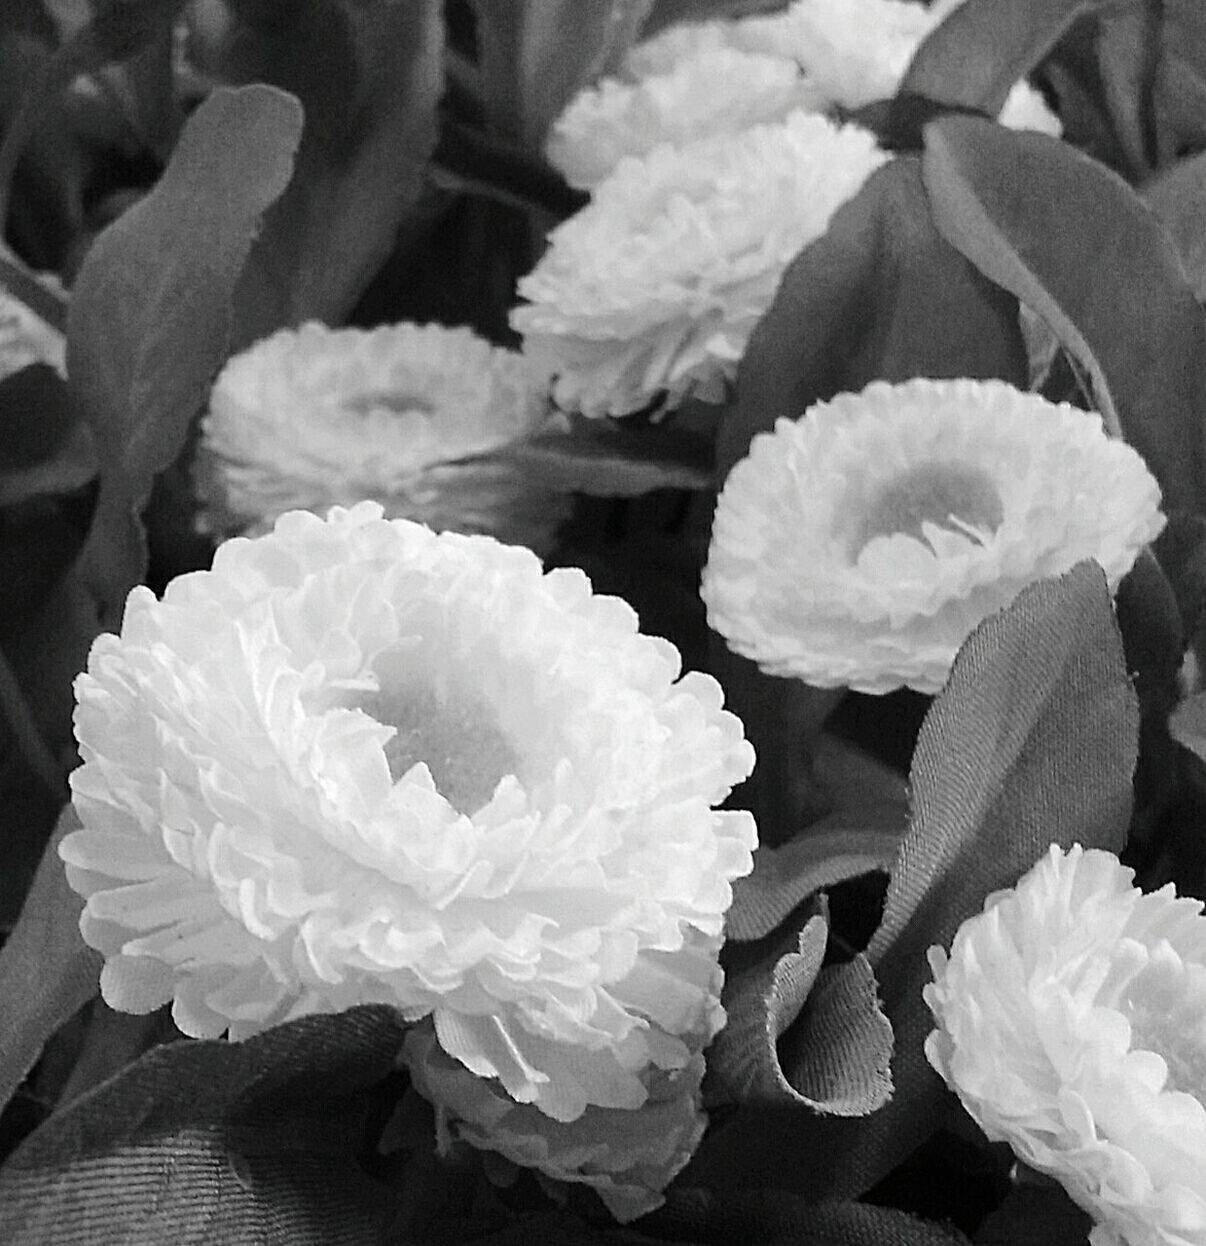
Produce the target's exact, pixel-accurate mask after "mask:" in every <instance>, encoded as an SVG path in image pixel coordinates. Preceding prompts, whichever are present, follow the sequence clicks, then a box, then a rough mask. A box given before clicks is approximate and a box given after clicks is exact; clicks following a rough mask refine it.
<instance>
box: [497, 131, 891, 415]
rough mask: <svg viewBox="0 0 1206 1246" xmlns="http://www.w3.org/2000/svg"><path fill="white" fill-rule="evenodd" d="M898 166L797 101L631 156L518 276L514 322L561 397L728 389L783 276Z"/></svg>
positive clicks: (590, 404)
mask: <svg viewBox="0 0 1206 1246" xmlns="http://www.w3.org/2000/svg"><path fill="white" fill-rule="evenodd" d="M886 159H887V157H886V155H885V154H884V153H883V152H882V151H880V150H879V148H878V147H877V146H876V144H875V139H874V137H873V136H872V135H871V134H870V133H868V132H867V131H865V130H862V129H859V128H857V127H855V126H837V125H834V124H833V123H832V122H830V121H828V120H827V119H826V118H824V117H822V116H818V115H816V114H812V113H807V112H803V111H799V110H797V111H796V112H793V113H791V114H790V115H789V116H788V117H787V118H786V119H785V120H783V121H781V122H778V123H775V124H771V125H760V126H754V127H753V128H751V129H749V130H745V131H743V132H742V133H740V134H722V135H717V136H715V137H712V138H707V139H700V140H699V141H697V142H694V143H689V144H687V145H686V146H685V147H681V148H673V147H670V146H662V147H658V148H655V149H654V150H653V151H651V152H650V153H649V154H648V155H647V156H646V157H645V158H644V159H640V160H637V159H625V160H622V161H621V162H620V164H619V166H618V167H617V169H616V170H615V172H614V173H612V175H611V176H610V177H609V178H607V180H606V181H604V182H603V183H602V184H601V185H600V186H599V187H598V189H597V190H596V192H595V196H594V198H593V200H592V201H591V203H590V204H588V205H587V206H586V207H585V208H583V209H582V211H580V212H579V213H577V214H576V215H575V216H572V217H571V218H570V219H569V220H567V221H565V222H564V223H563V224H561V225H559V226H558V227H557V229H555V230H554V231H553V233H552V234H551V235H550V246H549V249H548V251H547V252H546V254H545V256H544V258H543V259H542V260H541V261H540V263H539V264H538V265H537V266H536V268H535V270H534V271H533V272H531V273H530V274H529V275H528V276H526V277H524V278H523V279H522V280H521V281H520V283H519V292H520V294H521V295H522V296H523V297H524V298H526V299H527V300H529V301H528V304H527V305H526V306H521V307H518V308H516V310H515V311H514V312H512V324H513V325H514V326H515V328H516V329H517V330H518V331H519V332H521V333H522V334H523V335H524V351H525V353H526V354H527V355H528V356H529V357H530V358H531V360H532V361H533V364H534V366H536V367H537V368H538V369H539V370H540V371H541V372H543V373H545V374H546V375H549V376H552V377H553V378H554V383H553V396H554V399H555V401H556V402H557V403H558V404H559V405H561V406H562V407H564V408H567V409H574V410H578V411H581V412H583V413H584V414H585V415H588V416H602V415H626V414H631V413H632V412H634V411H638V410H640V409H641V408H643V407H647V406H648V405H649V404H650V403H651V402H653V401H654V400H656V399H662V400H664V401H665V402H667V403H669V404H674V403H676V402H678V401H679V400H680V399H682V398H683V397H684V396H685V395H687V394H688V393H692V392H694V393H695V394H697V396H699V397H701V398H705V399H716V398H719V397H720V396H721V395H722V394H723V390H724V382H725V380H726V379H727V378H731V377H732V376H733V374H734V373H735V371H736V367H737V363H738V361H739V360H740V358H741V356H742V354H743V353H744V351H745V347H746V343H747V342H748V340H749V336H750V334H751V332H752V331H753V329H754V326H755V325H756V324H757V322H758V320H759V319H760V317H761V316H762V315H763V313H764V312H765V311H766V309H767V308H768V307H769V306H770V304H771V302H772V300H773V298H774V294H775V290H776V288H777V286H778V284H779V279H780V278H781V277H782V275H783V271H784V269H785V268H786V267H787V265H788V264H789V263H790V261H791V260H792V259H794V258H795V256H796V255H797V254H798V252H799V251H800V250H801V249H802V248H803V247H804V246H805V245H806V244H808V243H809V242H812V241H813V240H814V239H816V238H817V237H819V236H820V235H821V234H822V233H824V231H825V229H826V228H827V226H828V224H829V219H830V217H831V216H832V215H833V213H834V212H835V211H836V210H837V209H838V208H839V207H840V206H841V205H842V204H843V203H844V202H845V201H846V200H847V199H849V198H850V197H851V196H852V195H854V194H855V193H856V192H857V191H858V189H859V187H860V186H861V185H862V184H863V182H864V181H865V180H866V178H867V176H868V174H870V173H871V172H872V171H873V170H874V169H875V168H877V167H878V166H879V165H880V164H882V163H883V162H884V160H886Z"/></svg>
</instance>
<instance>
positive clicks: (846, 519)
mask: <svg viewBox="0 0 1206 1246" xmlns="http://www.w3.org/2000/svg"><path fill="white" fill-rule="evenodd" d="M1159 504H1160V493H1159V487H1158V485H1157V484H1156V482H1155V480H1154V478H1153V477H1152V475H1151V473H1150V472H1148V470H1147V468H1146V466H1145V465H1144V463H1143V461H1142V459H1141V458H1140V457H1139V455H1138V454H1136V453H1135V451H1134V450H1132V449H1131V448H1130V447H1129V446H1127V445H1126V444H1124V443H1123V442H1121V441H1117V440H1113V439H1111V438H1109V437H1107V436H1106V434H1105V432H1104V431H1103V429H1102V425H1101V420H1100V417H1099V416H1097V415H1095V414H1092V413H1087V412H1084V411H1080V410H1078V409H1076V408H1074V407H1071V406H1068V405H1067V404H1055V403H1050V402H1047V401H1046V400H1045V399H1043V398H1041V397H1039V396H1038V395H1035V394H1023V393H1020V392H1019V391H1017V390H1015V389H1013V388H1012V387H1011V386H1009V385H1006V384H1005V383H1004V382H1001V381H972V380H956V381H933V380H926V379H923V378H917V379H914V380H911V381H906V382H904V383H903V384H898V385H889V384H886V383H884V382H874V383H873V384H871V385H869V386H868V387H867V388H866V389H865V390H863V391H862V393H860V394H839V395H838V396H837V397H836V398H834V399H833V400H832V401H830V402H823V403H818V404H817V405H815V406H813V407H811V408H810V409H809V410H808V411H807V412H806V413H805V414H804V416H803V417H801V418H800V419H799V420H787V419H780V420H779V421H778V422H777V424H776V425H775V429H774V432H773V433H761V434H759V435H758V436H757V437H755V438H754V440H753V442H752V444H751V446H750V453H749V456H748V457H747V458H745V459H743V460H742V461H741V462H740V463H738V464H737V466H736V467H735V468H734V469H733V471H732V472H731V473H730V475H729V478H728V480H727V482H726V484H725V487H724V490H723V492H722V493H721V496H720V500H719V502H718V504H717V508H716V515H715V519H714V522H713V529H712V544H711V549H710V551H709V555H708V563H707V567H706V568H705V571H704V576H703V588H702V594H703V598H704V601H705V603H706V604H707V609H708V622H709V623H710V625H711V626H712V627H713V628H715V630H716V631H718V632H720V633H721V635H723V636H724V637H725V639H726V641H727V642H728V643H729V645H730V647H732V648H733V649H735V650H736V651H737V652H738V653H740V654H743V655H744V656H746V657H749V658H752V659H754V660H755V661H756V662H757V663H758V664H759V665H760V666H761V667H762V669H763V670H765V671H767V672H768V673H771V674H775V675H787V676H794V677H796V678H799V679H802V680H804V681H806V682H807V683H811V684H814V685H817V686H820V687H840V686H846V687H850V688H854V689H856V690H859V691H862V692H871V693H882V692H889V691H891V690H892V689H894V688H898V687H900V686H902V685H904V686H908V687H911V688H916V689H918V690H919V691H922V692H936V691H937V690H938V689H939V688H940V687H941V686H942V684H943V683H944V682H945V680H946V677H947V674H948V673H949V671H950V667H951V664H952V662H953V661H954V658H955V654H956V652H957V651H958V649H959V646H960V645H961V644H962V643H963V641H964V640H965V639H966V638H967V636H968V634H969V633H970V632H971V630H972V629H973V628H974V627H975V626H976V625H977V624H978V623H979V622H980V621H981V620H983V619H984V618H986V617H987V616H988V615H989V614H992V613H994V612H995V611H997V610H999V609H1002V608H1003V607H1004V606H1006V605H1008V604H1009V602H1010V601H1012V600H1013V598H1014V597H1015V596H1016V595H1017V594H1018V593H1019V592H1020V591H1021V590H1022V589H1023V588H1024V587H1025V586H1026V585H1027V584H1029V583H1032V582H1033V581H1035V580H1039V579H1043V578H1046V577H1049V576H1055V575H1059V574H1062V573H1063V572H1064V571H1067V570H1069V569H1070V568H1071V567H1072V566H1074V565H1075V564H1076V563H1077V562H1079V561H1081V560H1083V559H1086V558H1094V559H1096V560H1097V561H1098V562H1099V563H1100V564H1101V565H1102V567H1103V568H1104V569H1105V571H1106V575H1107V577H1108V579H1109V583H1110V586H1111V588H1115V587H1116V586H1117V584H1118V582H1119V581H1120V580H1121V578H1122V577H1123V576H1124V575H1125V574H1126V572H1127V571H1128V570H1129V569H1130V567H1131V565H1132V564H1133V563H1134V560H1135V558H1136V557H1137V556H1138V553H1139V551H1140V550H1141V549H1142V548H1143V547H1144V546H1145V545H1146V544H1147V543H1148V542H1150V541H1151V540H1153V539H1154V538H1155V537H1156V536H1157V535H1159V533H1160V531H1161V529H1162V528H1163V526H1164V522H1165V521H1164V516H1163V515H1162V514H1161V513H1160V510H1159Z"/></svg>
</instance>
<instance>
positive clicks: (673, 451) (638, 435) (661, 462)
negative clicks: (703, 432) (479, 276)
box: [507, 420, 714, 497]
mask: <svg viewBox="0 0 1206 1246" xmlns="http://www.w3.org/2000/svg"><path fill="white" fill-rule="evenodd" d="M598 422H599V421H597V420H591V421H582V422H581V423H578V424H575V426H574V427H573V430H572V431H571V432H566V433H545V434H543V435H541V436H539V437H533V438H532V439H531V440H529V441H524V442H520V443H519V444H518V445H516V446H514V447H512V448H511V449H509V450H508V451H507V457H508V458H510V459H512V460H513V461H515V462H516V463H518V464H519V466H520V467H521V468H522V469H523V470H524V471H525V472H528V473H529V474H530V475H531V476H532V478H533V480H534V481H535V482H536V483H537V484H539V485H542V486H544V487H546V488H551V489H555V490H557V491H559V492H564V493H586V494H589V495H590V496H592V497H638V496H639V495H640V494H642V493H650V492H652V491H653V490H654V489H693V490H702V489H710V488H712V486H713V483H714V481H713V469H712V443H711V441H709V440H707V439H706V438H704V437H702V436H699V435H698V434H694V433H691V432H683V431H680V430H678V429H674V428H660V427H659V428H621V429H615V430H611V429H606V428H604V429H600V428H584V427H583V426H582V425H583V424H587V423H590V424H598Z"/></svg>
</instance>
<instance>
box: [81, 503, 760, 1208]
mask: <svg viewBox="0 0 1206 1246" xmlns="http://www.w3.org/2000/svg"><path fill="white" fill-rule="evenodd" d="M76 696H77V700H78V706H77V710H76V716H75V727H76V737H77V739H78V741H79V746H80V755H81V757H82V759H83V765H82V766H81V767H80V768H79V769H77V770H76V771H75V772H74V774H73V775H72V779H71V785H72V790H73V799H74V803H75V808H76V810H77V812H78V814H79V817H80V820H81V821H82V823H83V826H84V829H83V830H81V831H78V832H76V833H74V834H72V835H69V836H68V837H67V838H66V839H65V840H64V842H63V845H62V848H61V853H62V856H63V858H64V860H65V861H66V862H67V863H68V879H69V881H70V882H71V884H72V886H73V887H75V888H76V890H78V891H79V892H80V893H81V894H82V895H84V896H85V897H86V898H87V903H86V905H85V908H84V912H83V915H82V917H81V922H80V926H81V930H82V932H83V935H84V938H85V940H86V941H87V942H88V943H89V944H90V945H91V946H93V947H95V948H97V949H99V950H100V951H101V952H103V953H104V955H105V965H104V969H103V971H102V975H101V989H102V993H103V995H104V997H105V999H106V1000H107V1001H108V1002H109V1004H110V1005H111V1006H112V1007H114V1008H117V1009H121V1010H123V1011H129V1012H146V1011H149V1010H151V1009H154V1008H157V1007H159V1006H160V1005H161V1004H163V1003H165V1002H167V1001H173V1016H174V1017H175V1019H176V1022H177V1024H178V1025H179V1026H180V1028H181V1029H182V1030H184V1031H185V1032H186V1033H188V1034H191V1035H196V1036H207V1037H212V1036H216V1035H220V1034H222V1033H224V1032H227V1031H229V1033H230V1035H231V1036H232V1037H234V1038H240V1037H243V1036H246V1035H249V1034H253V1033H256V1032H257V1031H259V1030H262V1029H264V1028H265V1027H267V1026H270V1025H274V1024H277V1023H279V1022H282V1021H285V1020H288V1019H290V1018H293V1017H297V1016H301V1015H304V1014H307V1013H316V1012H334V1011H338V1010H340V1009H343V1008H347V1007H350V1006H352V1005H355V1004H360V1003H385V1004H390V1005H392V1006H394V1007H397V1008H398V1009H400V1010H401V1011H402V1013H403V1014H404V1015H405V1016H406V1017H407V1018H408V1019H410V1020H414V1021H419V1020H420V1019H424V1018H426V1019H428V1020H429V1024H430V1027H431V1033H433V1034H434V1036H435V1040H436V1041H437V1042H438V1044H439V1047H440V1049H441V1050H442V1051H443V1052H444V1053H446V1055H447V1056H448V1057H450V1059H451V1060H452V1061H453V1062H455V1063H456V1065H457V1067H459V1068H461V1069H463V1070H467V1071H468V1072H469V1073H471V1074H472V1075H473V1076H474V1077H475V1078H478V1079H483V1082H487V1081H488V1083H489V1086H488V1091H487V1090H485V1089H483V1090H482V1091H481V1092H480V1093H482V1094H487V1096H488V1097H489V1098H491V1100H492V1101H493V1102H495V1103H496V1104H502V1105H503V1107H504V1108H506V1109H507V1110H508V1111H509V1110H511V1109H516V1115H515V1116H514V1117H508V1118H507V1121H506V1122H505V1130H506V1132H508V1133H513V1132H515V1131H517V1130H519V1131H522V1132H524V1133H525V1135H527V1134H531V1133H532V1132H536V1133H539V1130H540V1128H541V1127H542V1126H543V1124H544V1122H546V1121H549V1122H555V1123H556V1122H560V1123H561V1124H568V1123H570V1122H577V1121H579V1120H580V1119H582V1118H583V1116H584V1114H585V1113H587V1112H588V1110H590V1109H594V1108H599V1109H606V1110H607V1111H608V1112H615V1113H623V1112H631V1113H635V1112H636V1111H637V1110H638V1109H641V1108H643V1107H644V1105H645V1104H646V1103H647V1102H651V1101H653V1102H655V1103H659V1104H660V1103H661V1102H662V1100H663V1099H664V1098H667V1097H668V1096H669V1088H670V1087H675V1088H677V1089H676V1090H675V1095H676V1096H677V1094H678V1093H679V1092H680V1091H681V1093H683V1094H685V1095H686V1096H687V1099H686V1100H685V1101H684V1103H682V1104H679V1105H678V1107H677V1108H676V1109H675V1111H677V1112H688V1111H689V1112H690V1114H691V1115H692V1119H693V1120H695V1121H698V1119H699V1115H698V1114H699V1104H698V1095H697V1093H696V1084H697V1080H698V1079H697V1078H696V1076H695V1070H696V1068H697V1065H698V1058H699V1055H700V1053H701V1051H702V1050H703V1048H704V1046H705V1045H706V1044H707V1042H708V1041H709V1040H710V1039H711V1038H712V1036H713V1035H714V1034H715V1033H716V1032H717V1030H718V1029H719V1028H720V1026H721V1025H722V1024H723V1021H724V1010H723V1008H722V1007H721V1005H720V984H721V976H722V975H721V972H720V969H719V966H718V965H717V959H716V958H717V952H718V950H719V945H720V938H721V935H722V931H723V925H724V914H725V911H726V910H727V908H728V906H729V904H730V902H731V899H732V891H731V887H730V883H731V881H732V880H733V879H734V878H736V877H738V876H740V875H742V874H745V873H747V872H748V871H749V869H750V868H751V864H752V860H751V851H752V849H753V847H754V842H755V832H754V825H753V820H752V818H751V817H750V815H749V814H747V813H742V812H728V811H718V810H717V809H716V808H715V806H717V805H719V804H720V803H721V802H722V801H723V800H724V799H725V798H726V797H727V796H728V794H729V791H730V789H731V788H732V787H733V786H734V784H736V783H739V782H741V781H742V780H743V779H744V778H745V777H746V776H747V775H748V774H749V773H750V770H751V768H752V766H753V752H752V749H751V748H750V746H749V744H748V743H747V742H746V741H745V740H744V738H743V736H742V730H741V724H740V723H739V722H738V720H737V719H736V718H735V717H734V716H733V715H731V714H729V713H727V712H725V711H724V710H723V709H722V708H721V693H720V688H719V685H718V684H717V683H716V682H715V681H714V680H713V679H712V678H711V677H710V676H707V675H702V674H697V673H694V672H692V673H688V674H685V675H682V676H681V677H680V666H679V656H678V652H677V651H676V650H675V648H674V646H673V645H671V644H669V643H668V642H666V641H663V640H659V639H656V638H652V637H647V636H643V635H641V634H640V633H639V632H638V631H637V619H636V615H635V613H634V612H633V611H632V609H631V608H630V607H629V606H627V605H626V604H625V603H624V602H622V601H620V600H618V599H617V598H612V597H601V596H594V595H593V594H592V593H591V589H590V583H589V581H588V580H587V578H586V577H585V575H583V574H582V573H581V572H580V571H576V570H568V569H563V570H555V571H551V572H549V573H548V574H547V575H546V574H543V573H542V571H541V566H540V562H539V560H538V559H537V558H536V556H535V555H534V554H532V553H531V552H530V551H528V550H525V549H521V548H518V547H511V546H505V545H500V544H499V543H498V542H496V541H494V540H492V539H490V538H487V537H480V536H462V535H459V534H456V533H447V532H446V533H443V534H441V535H436V534H434V533H433V532H431V531H430V530H429V529H427V528H425V527H422V526H420V525H417V524H413V523H409V522H407V521H405V520H394V521H388V520H384V519H382V518H381V508H380V507H379V506H377V505H376V504H373V503H367V502H366V503H362V504H360V505H359V506H356V507H354V508H353V509H351V510H341V509H339V508H336V509H334V510H332V511H331V514H330V516H329V517H328V519H327V520H325V521H324V520H321V519H319V518H317V517H315V516H314V515H311V514H309V513H308V512H303V511H295V512H290V513H289V514H286V515H284V516H282V517H281V518H280V519H279V520H278V521H277V524H276V527H275V529H274V531H273V532H271V533H269V534H268V535H266V536H263V537H258V538H255V539H242V538H236V539H233V540H230V541H227V542H225V543H224V544H223V545H222V546H220V547H219V549H218V551H217V554H216V555H215V558H214V564H213V569H212V570H211V571H207V572H197V573H194V574H191V575H185V576H181V577H179V578H177V579H176V580H174V581H172V583H171V584H169V585H168V587H167V590H166V591H165V593H164V596H163V600H162V601H158V600H156V598H155V597H154V596H153V595H152V594H151V593H150V592H149V591H148V590H147V589H145V588H136V589H134V590H133V591H132V592H131V594H130V596H129V599H128V601H127V604H126V613H125V618H124V620H123V623H122V632H121V635H120V636H113V635H103V636H101V637H99V638H98V639H97V641H96V642H95V644H94V645H93V647H92V652H91V654H90V656H89V661H88V670H87V672H86V673H85V674H83V675H81V676H80V677H79V679H78V680H77V682H76ZM430 1086H431V1087H433V1088H434V1089H432V1091H431V1093H433V1094H438V1085H437V1083H436V1081H431V1082H430ZM464 1093H465V1092H464V1089H463V1087H462V1089H461V1090H460V1091H458V1095H460V1099H458V1102H460V1101H461V1100H463V1099H464ZM473 1093H474V1094H476V1093H478V1092H476V1091H474V1092H473ZM516 1105H525V1106H526V1107H527V1108H528V1109H530V1110H527V1111H523V1112H519V1111H518V1110H517V1108H516ZM452 1106H455V1105H452ZM450 1110H451V1107H450ZM662 1110H663V1109H662V1108H660V1107H659V1108H658V1112H659V1113H660V1112H661V1111H662ZM487 1126H488V1121H486V1120H485V1119H484V1118H483V1117H482V1116H481V1114H480V1113H477V1114H469V1119H468V1122H467V1125H466V1131H467V1136H469V1137H470V1138H478V1137H480V1136H481V1131H482V1130H484V1129H486V1128H487ZM626 1128H627V1127H626ZM640 1128H641V1127H640V1126H638V1125H635V1124H634V1125H633V1126H631V1129H632V1130H637V1131H639V1129H640ZM588 1129H589V1125H588V1124H584V1125H583V1126H582V1130H588ZM554 1136H563V1135H559V1134H558V1131H557V1130H555V1129H552V1130H551V1134H550V1137H554ZM573 1136H574V1137H575V1138H576V1137H578V1134H577V1133H573ZM679 1136H680V1137H682V1136H684V1135H682V1134H681V1130H680V1131H679ZM692 1136H694V1135H692ZM625 1145H627V1144H625ZM657 1145H660V1144H659V1143H656V1142H655V1141H653V1140H650V1146H651V1147H656V1146H657ZM666 1146H667V1148H668V1150H667V1155H666V1157H665V1163H664V1165H663V1167H662V1168H661V1169H658V1173H660V1184H659V1183H658V1181H656V1180H654V1176H655V1175H656V1174H653V1173H652V1171H650V1172H647V1173H646V1174H645V1176H644V1177H641V1178H640V1180H643V1181H646V1194H647V1195H650V1196H652V1195H655V1194H656V1192H657V1191H658V1190H660V1189H661V1188H662V1186H663V1185H664V1184H665V1182H666V1181H668V1180H669V1179H670V1177H671V1176H672V1175H673V1172H674V1171H676V1170H677V1169H676V1168H675V1167H674V1165H675V1164H679V1162H680V1159H679V1156H680V1152H679V1150H678V1149H677V1148H676V1147H671V1146H670V1145H669V1143H668V1142H667V1143H666ZM498 1149H501V1150H503V1151H504V1153H507V1154H511V1155H513V1156H514V1155H515V1154H516V1151H515V1147H514V1146H513V1145H512V1144H511V1143H510V1142H506V1141H504V1142H500V1144H499V1148H498ZM671 1152H672V1154H671ZM630 1158H631V1159H632V1163H637V1164H638V1167H639V1166H640V1163H643V1162H644V1161H643V1160H641V1161H640V1163H638V1159H639V1157H635V1158H634V1157H630ZM616 1160H617V1163H618V1164H619V1166H620V1167H621V1168H628V1167H631V1164H630V1163H628V1162H627V1161H624V1157H623V1156H622V1155H617V1157H616ZM671 1160H673V1163H672V1162H671ZM519 1162H524V1161H522V1160H520V1161H519ZM533 1162H537V1161H535V1160H534V1161H533ZM583 1164H584V1165H585V1169H584V1173H583V1178H582V1179H585V1178H586V1176H588V1175H590V1174H594V1175H596V1176H598V1175H599V1174H600V1173H601V1172H604V1171H607V1165H606V1164H604V1165H603V1166H602V1167H600V1165H599V1164H598V1163H597V1162H596V1160H595V1159H593V1158H589V1157H588V1158H585V1159H584V1160H583ZM567 1165H568V1167H567ZM538 1166H539V1164H538ZM549 1167H550V1169H553V1168H555V1169H556V1174H555V1175H561V1176H566V1175H569V1170H570V1169H572V1167H573V1165H572V1162H571V1161H570V1160H569V1159H567V1158H566V1157H565V1156H562V1157H561V1158H560V1159H558V1160H556V1161H555V1162H554V1161H550V1163H549ZM650 1182H651V1183H652V1184H649V1183H650Z"/></svg>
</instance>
